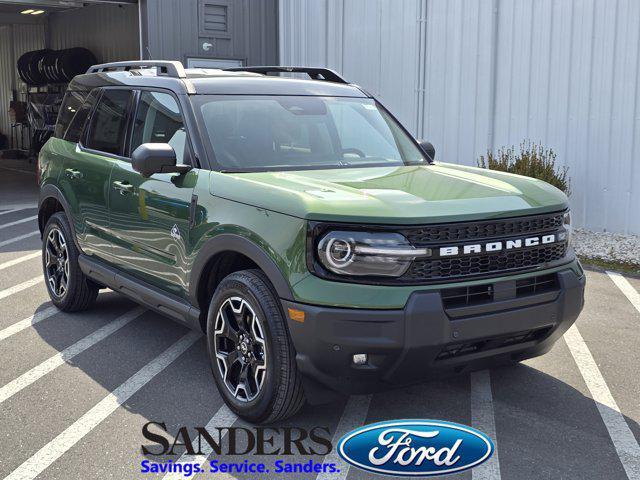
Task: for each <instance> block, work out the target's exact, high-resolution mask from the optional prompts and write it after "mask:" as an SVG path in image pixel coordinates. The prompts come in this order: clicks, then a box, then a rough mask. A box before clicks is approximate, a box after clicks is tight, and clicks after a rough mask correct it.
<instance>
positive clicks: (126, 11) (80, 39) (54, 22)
mask: <svg viewBox="0 0 640 480" xmlns="http://www.w3.org/2000/svg"><path fill="white" fill-rule="evenodd" d="M49 47H50V48H53V49H56V50H57V49H62V48H71V47H85V48H88V49H89V50H91V51H92V52H93V53H94V55H95V56H96V57H97V59H98V61H99V62H109V61H117V60H131V59H138V58H140V29H139V21H138V6H137V5H88V6H86V7H83V8H78V9H74V10H64V11H61V12H56V13H52V14H51V15H49Z"/></svg>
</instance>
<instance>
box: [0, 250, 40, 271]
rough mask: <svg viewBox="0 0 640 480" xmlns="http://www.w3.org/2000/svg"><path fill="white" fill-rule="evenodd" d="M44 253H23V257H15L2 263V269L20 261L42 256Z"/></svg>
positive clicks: (0, 268) (0, 266)
mask: <svg viewBox="0 0 640 480" xmlns="http://www.w3.org/2000/svg"><path fill="white" fill-rule="evenodd" d="M41 255H42V253H40V251H37V252H33V253H30V254H29V255H23V256H22V257H18V258H14V259H13V260H9V261H8V262H4V263H0V270H4V269H5V268H9V267H13V266H15V265H18V264H19V263H22V262H26V261H28V260H31V259H33V258H36V257H39V256H41Z"/></svg>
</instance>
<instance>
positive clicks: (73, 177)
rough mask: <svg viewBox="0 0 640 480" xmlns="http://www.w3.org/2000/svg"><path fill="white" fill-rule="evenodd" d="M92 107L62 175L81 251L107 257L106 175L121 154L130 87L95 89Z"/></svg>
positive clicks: (107, 205) (107, 190)
mask: <svg viewBox="0 0 640 480" xmlns="http://www.w3.org/2000/svg"><path fill="white" fill-rule="evenodd" d="M95 92H96V95H95V103H96V105H95V107H94V108H93V111H92V114H91V117H90V119H89V120H88V122H87V125H86V127H85V128H84V132H83V134H82V136H81V138H80V142H79V144H78V148H77V151H76V155H75V156H74V161H72V162H67V163H66V164H65V171H64V172H63V174H64V175H66V177H67V178H68V179H69V181H70V182H72V183H73V184H74V187H73V192H74V194H75V197H76V198H75V201H76V202H77V204H78V209H79V215H78V218H77V222H76V232H77V235H78V241H79V243H80V246H81V247H82V249H83V250H84V252H85V253H86V254H88V255H95V256H97V257H100V258H102V259H105V260H109V259H110V258H111V255H112V237H111V235H110V234H109V191H110V183H109V178H110V175H111V170H112V168H113V165H114V163H115V161H116V160H117V159H118V158H120V157H121V156H122V152H123V148H124V142H125V138H126V133H127V126H128V115H129V110H130V109H131V105H132V95H133V92H132V90H130V89H112V88H105V89H97V90H95Z"/></svg>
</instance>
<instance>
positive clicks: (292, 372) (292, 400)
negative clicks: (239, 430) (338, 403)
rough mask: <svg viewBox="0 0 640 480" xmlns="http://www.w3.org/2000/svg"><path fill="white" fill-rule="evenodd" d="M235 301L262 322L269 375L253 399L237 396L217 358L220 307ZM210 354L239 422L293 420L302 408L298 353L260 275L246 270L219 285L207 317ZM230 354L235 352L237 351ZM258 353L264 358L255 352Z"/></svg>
mask: <svg viewBox="0 0 640 480" xmlns="http://www.w3.org/2000/svg"><path fill="white" fill-rule="evenodd" d="M237 298H241V299H242V300H244V301H245V302H246V303H247V304H248V305H249V306H250V308H251V309H252V310H253V312H255V315H256V317H257V318H258V319H259V320H261V321H260V327H259V328H260V330H261V332H260V333H263V338H264V346H265V348H264V351H265V355H266V356H265V363H266V372H265V374H264V379H263V381H262V386H261V388H258V391H259V392H258V393H257V394H256V396H255V398H252V399H247V398H241V396H245V394H246V392H244V393H243V394H242V395H240V394H238V396H236V395H234V394H233V393H232V392H231V391H230V388H229V387H228V386H227V383H225V379H224V378H223V373H222V371H221V370H222V367H221V366H220V365H219V359H218V357H217V356H216V345H219V343H218V344H217V343H216V342H220V341H221V340H220V336H221V335H216V333H215V331H216V321H217V318H218V313H219V311H220V308H221V306H223V305H225V304H227V305H228V302H229V301H230V300H231V299H237ZM235 301H236V302H237V300H235ZM236 305H238V304H237V303H236ZM240 315H242V314H240ZM219 325H220V324H218V328H219V329H220V326H219ZM225 342H226V341H225ZM254 345H255V344H254ZM259 348H261V347H259ZM207 349H208V353H209V360H210V362H211V371H212V372H213V377H214V379H215V381H216V385H217V386H218V390H219V391H220V394H221V395H222V398H223V399H224V401H225V403H226V404H227V406H228V407H229V408H230V409H231V410H232V411H233V412H234V413H235V414H236V415H238V416H239V417H241V418H243V419H245V420H247V421H249V422H252V423H262V424H264V423H273V422H276V421H279V420H283V419H285V418H288V417H291V416H292V415H294V414H296V413H297V412H298V411H299V410H300V408H302V406H303V405H304V401H305V398H304V392H303V389H302V382H301V379H300V373H299V372H298V368H297V365H296V361H295V351H294V348H293V344H292V342H291V338H290V337H289V331H288V329H287V325H286V322H285V319H284V315H283V314H282V309H281V306H280V302H279V300H278V297H277V295H276V293H275V291H274V289H273V286H272V285H271V283H270V282H269V279H268V278H267V277H266V276H265V274H264V273H263V272H262V271H260V270H242V271H239V272H235V273H232V274H230V275H228V276H227V277H225V278H224V279H223V280H222V282H220V284H219V285H218V288H217V289H216V291H215V293H214V295H213V298H212V300H211V304H210V306H209V312H208V315H207ZM230 349H231V350H233V347H230ZM254 354H256V355H260V354H259V353H256V352H254ZM240 355H241V354H240ZM223 363H224V362H223ZM236 391H237V389H236Z"/></svg>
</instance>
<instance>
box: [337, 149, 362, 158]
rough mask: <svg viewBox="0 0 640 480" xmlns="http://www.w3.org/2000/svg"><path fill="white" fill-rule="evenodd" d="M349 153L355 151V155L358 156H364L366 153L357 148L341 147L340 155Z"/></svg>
mask: <svg viewBox="0 0 640 480" xmlns="http://www.w3.org/2000/svg"><path fill="white" fill-rule="evenodd" d="M349 153H355V154H356V155H357V156H359V157H360V158H365V157H366V155H365V153H364V152H363V151H362V150H358V149H357V148H343V149H342V156H344V155H346V154H349Z"/></svg>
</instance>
